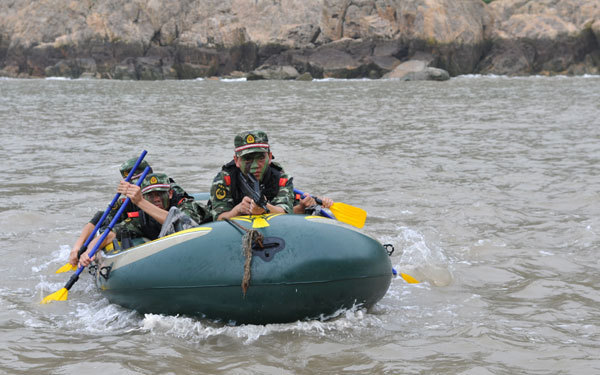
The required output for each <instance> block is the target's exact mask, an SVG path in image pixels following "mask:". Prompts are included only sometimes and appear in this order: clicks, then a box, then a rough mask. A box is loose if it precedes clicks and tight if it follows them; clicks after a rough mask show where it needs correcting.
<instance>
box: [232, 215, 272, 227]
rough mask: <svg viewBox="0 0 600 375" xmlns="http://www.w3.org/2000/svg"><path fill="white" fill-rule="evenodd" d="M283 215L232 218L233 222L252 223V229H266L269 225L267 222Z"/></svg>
mask: <svg viewBox="0 0 600 375" xmlns="http://www.w3.org/2000/svg"><path fill="white" fill-rule="evenodd" d="M279 215H283V214H262V215H244V216H236V217H233V218H231V219H232V220H239V221H245V222H247V223H252V228H264V227H268V226H269V223H268V222H267V221H269V220H271V219H272V218H274V217H275V216H279Z"/></svg>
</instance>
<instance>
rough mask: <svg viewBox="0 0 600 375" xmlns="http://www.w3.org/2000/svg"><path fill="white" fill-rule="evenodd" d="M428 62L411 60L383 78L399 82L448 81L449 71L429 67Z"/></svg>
mask: <svg viewBox="0 0 600 375" xmlns="http://www.w3.org/2000/svg"><path fill="white" fill-rule="evenodd" d="M428 64H429V61H427V60H409V61H406V62H404V63H402V64H400V65H398V66H397V67H396V69H394V70H393V71H391V72H389V73H387V74H386V75H384V76H383V78H387V79H396V80H399V81H447V80H449V79H450V75H449V74H448V72H447V71H445V70H443V69H438V68H432V67H429V66H428Z"/></svg>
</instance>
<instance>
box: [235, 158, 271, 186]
mask: <svg viewBox="0 0 600 375" xmlns="http://www.w3.org/2000/svg"><path fill="white" fill-rule="evenodd" d="M268 166H269V163H267V155H266V153H253V154H248V155H244V156H243V157H241V158H240V169H241V170H242V172H243V173H244V174H245V175H248V174H249V173H250V174H253V175H254V177H256V179H257V180H258V181H262V178H263V176H264V175H265V171H266V170H267V167H268Z"/></svg>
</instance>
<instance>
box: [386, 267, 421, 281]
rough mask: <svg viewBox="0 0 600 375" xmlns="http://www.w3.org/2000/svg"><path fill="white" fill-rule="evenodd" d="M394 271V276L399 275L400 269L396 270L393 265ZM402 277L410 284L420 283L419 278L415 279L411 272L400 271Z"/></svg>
mask: <svg viewBox="0 0 600 375" xmlns="http://www.w3.org/2000/svg"><path fill="white" fill-rule="evenodd" d="M392 273H393V274H394V276H396V275H398V271H396V270H395V269H394V267H392ZM400 277H402V278H403V279H404V281H406V282H407V283H409V284H418V283H419V281H418V280H417V279H415V278H414V277H412V276H411V275H409V274H406V273H402V272H400Z"/></svg>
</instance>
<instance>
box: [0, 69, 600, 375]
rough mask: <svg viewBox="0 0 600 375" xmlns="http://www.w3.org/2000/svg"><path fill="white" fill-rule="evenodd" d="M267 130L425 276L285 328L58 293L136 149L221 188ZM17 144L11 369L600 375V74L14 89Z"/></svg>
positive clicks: (9, 118) (3, 94) (304, 170)
mask: <svg viewBox="0 0 600 375" xmlns="http://www.w3.org/2000/svg"><path fill="white" fill-rule="evenodd" d="M247 128H262V129H264V130H266V131H267V132H268V134H269V137H270V140H271V143H272V148H273V152H274V154H275V156H276V160H277V161H279V162H281V163H282V164H283V165H284V166H285V168H286V170H287V171H288V172H290V173H291V174H292V175H293V176H294V182H295V185H296V186H298V187H299V188H301V189H303V190H305V191H311V192H314V193H316V194H324V195H327V196H330V197H332V198H334V199H335V200H338V201H342V202H346V203H349V204H353V205H356V206H359V207H362V208H364V209H366V210H367V211H368V213H369V217H368V219H367V224H366V226H365V231H366V232H367V233H369V234H371V235H373V236H374V237H376V238H378V239H380V240H381V241H382V242H384V243H392V244H393V245H394V246H395V248H396V252H395V254H394V255H393V258H392V263H393V264H394V266H395V268H396V269H398V270H399V271H403V272H407V273H409V274H411V275H413V276H415V277H416V278H418V279H420V280H422V281H423V282H422V283H420V284H417V285H414V284H413V285H411V284H407V283H405V282H404V281H403V280H402V279H395V280H393V282H392V285H391V287H390V290H389V291H388V293H387V295H386V296H385V297H384V298H383V300H382V301H381V302H380V303H378V304H377V305H376V306H375V308H374V309H372V310H371V311H368V312H367V311H363V310H355V311H348V312H344V313H342V314H341V315H340V316H339V317H337V318H336V319H333V320H330V321H325V322H321V321H310V322H298V323H292V324H280V325H267V326H251V325H250V326H240V327H231V326H226V325H219V324H215V323H211V322H207V321H203V320H194V319H190V318H185V317H171V316H159V315H145V316H144V315H140V314H137V313H135V312H131V311H129V310H126V309H123V308H121V307H119V306H115V305H111V304H109V303H108V302H107V301H106V300H105V299H102V298H101V297H100V294H99V293H98V292H97V291H96V290H95V287H94V286H93V284H92V280H91V277H89V275H85V277H83V278H82V279H81V280H80V281H79V282H78V283H77V284H75V286H74V287H73V288H72V289H71V291H70V293H69V300H68V301H67V302H60V303H53V304H50V305H40V304H39V302H40V300H41V299H42V298H43V297H44V296H46V295H48V294H49V293H51V292H54V291H56V290H58V289H60V288H61V287H62V286H63V285H64V283H65V282H66V280H67V277H65V275H64V274H62V275H55V274H53V271H54V270H56V269H57V268H58V267H59V266H61V265H62V264H64V263H65V260H66V259H67V255H68V253H69V248H70V246H71V245H72V243H73V242H74V241H75V239H76V237H77V236H78V232H79V230H80V229H81V227H82V226H83V224H84V223H85V222H86V221H87V220H88V219H89V218H90V217H91V215H92V214H93V213H94V212H95V211H96V210H98V209H104V208H105V207H106V204H107V203H108V202H109V201H110V199H111V198H112V196H113V195H114V189H115V187H116V184H117V182H118V179H119V175H118V172H117V168H118V165H119V164H120V163H121V162H122V161H123V160H124V159H127V158H130V157H135V156H137V155H139V153H140V152H141V150H142V149H146V150H148V156H147V160H148V161H150V163H151V164H152V165H153V166H154V167H155V170H157V171H164V172H167V173H168V174H169V175H171V176H172V177H173V178H175V180H176V181H177V182H178V183H180V184H181V185H182V186H183V187H184V188H185V189H186V190H188V191H192V192H200V191H207V190H208V189H209V186H210V181H211V180H212V178H213V176H214V175H215V174H216V172H217V171H218V169H219V167H220V166H221V165H222V164H223V163H224V162H226V161H228V160H229V159H230V158H231V156H232V139H233V135H234V134H235V133H236V132H238V131H240V130H243V129H247ZM0 152H1V153H0V155H1V158H0V171H1V172H0V173H1V176H2V183H1V184H0V194H1V196H2V200H1V201H0V202H1V203H0V241H1V242H0V255H1V256H0V260H1V261H0V280H1V282H0V332H1V334H0V373H6V374H75V373H79V372H85V373H86V374H107V373H108V374H117V373H118V374H199V373H207V374H209V373H210V374H316V373H319V374H358V373H360V374H465V375H475V374H597V373H600V358H599V354H598V353H600V314H599V312H598V307H599V305H600V272H599V271H600V261H599V260H598V259H599V257H598V247H599V245H600V238H599V233H600V217H599V215H600V193H599V189H600V173H599V171H598V162H599V161H600V77H579V78H559V77H555V78H543V77H531V78H505V77H458V78H454V79H452V80H450V81H448V82H444V83H438V82H435V83H434V82H424V83H423V82H421V83H412V82H394V81H382V80H379V81H318V82H243V81H233V82H223V81H173V82H122V81H85V80H75V81H66V80H0Z"/></svg>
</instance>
